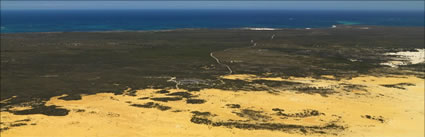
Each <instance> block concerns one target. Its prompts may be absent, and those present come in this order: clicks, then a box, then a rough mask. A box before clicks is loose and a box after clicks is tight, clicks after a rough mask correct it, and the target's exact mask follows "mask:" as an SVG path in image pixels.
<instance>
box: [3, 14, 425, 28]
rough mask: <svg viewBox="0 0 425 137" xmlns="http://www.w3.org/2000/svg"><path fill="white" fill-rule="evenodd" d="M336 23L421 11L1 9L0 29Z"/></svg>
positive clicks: (417, 18) (393, 20)
mask: <svg viewBox="0 0 425 137" xmlns="http://www.w3.org/2000/svg"><path fill="white" fill-rule="evenodd" d="M336 24H345V25H378V26H419V27H424V26H425V25H424V11H342V10H341V11H323V10H322V11H312V10H1V33H20V32H73V31H137V30H168V29H183V28H212V29H221V28H246V27H249V28H325V27H331V26H332V25H336Z"/></svg>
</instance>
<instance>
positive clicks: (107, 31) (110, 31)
mask: <svg viewBox="0 0 425 137" xmlns="http://www.w3.org/2000/svg"><path fill="white" fill-rule="evenodd" d="M335 26H336V28H334V27H333V26H329V27H306V28H289V27H288V28H273V27H239V28H176V29H157V30H104V31H102V30H101V31H48V32H0V35H4V34H49V33H81V32H87V33H123V32H170V31H187V30H247V31H249V30H251V31H279V30H318V29H320V30H323V29H338V28H357V29H361V30H367V29H369V28H422V29H424V28H425V26H386V25H359V24H351V25H345V24H335ZM365 28H366V29H365Z"/></svg>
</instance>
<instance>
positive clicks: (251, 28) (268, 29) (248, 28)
mask: <svg viewBox="0 0 425 137" xmlns="http://www.w3.org/2000/svg"><path fill="white" fill-rule="evenodd" d="M243 29H246V30H278V29H275V28H243Z"/></svg>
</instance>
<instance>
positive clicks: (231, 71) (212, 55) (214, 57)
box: [170, 34, 276, 89]
mask: <svg viewBox="0 0 425 137" xmlns="http://www.w3.org/2000/svg"><path fill="white" fill-rule="evenodd" d="M275 36H276V34H273V35H272V36H271V38H270V40H273V39H274V37H275ZM251 44H252V45H251V46H249V47H247V48H253V47H255V46H257V42H254V40H251ZM230 49H232V48H228V49H225V50H223V51H228V50H230ZM216 52H217V51H216ZM210 56H211V58H213V59H214V60H215V61H216V62H217V64H220V65H222V66H225V67H226V68H227V70H229V73H228V74H229V75H230V74H232V73H233V70H232V68H230V66H229V65H227V64H224V63H221V62H220V59H218V58H217V57H216V56H214V52H211V53H210ZM170 81H171V79H170ZM173 82H175V83H176V88H177V89H178V85H179V83H178V82H177V81H176V80H175V79H174V81H173Z"/></svg>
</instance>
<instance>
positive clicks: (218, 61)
mask: <svg viewBox="0 0 425 137" xmlns="http://www.w3.org/2000/svg"><path fill="white" fill-rule="evenodd" d="M210 56H211V57H212V58H213V59H215V61H217V64H220V65H223V66H225V67H226V68H227V70H229V74H232V73H233V70H232V69H231V68H230V66H229V65H227V64H223V63H221V62H220V60H219V59H218V58H217V57H215V56H214V52H211V53H210Z"/></svg>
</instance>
